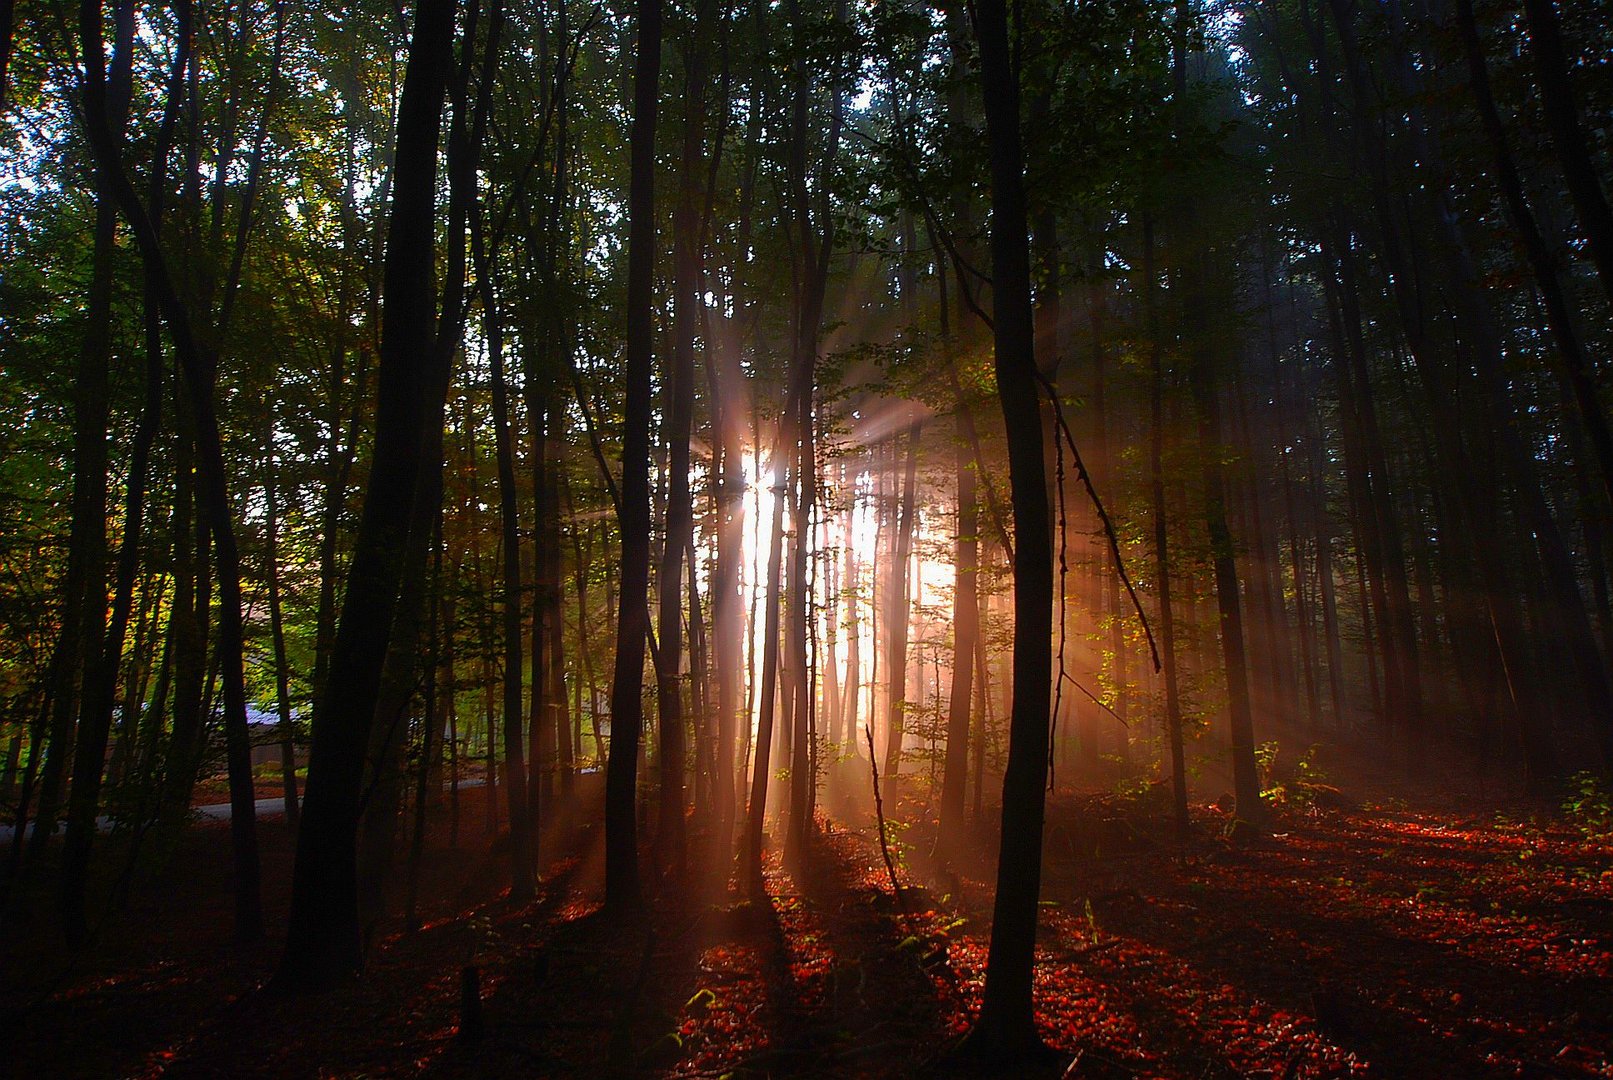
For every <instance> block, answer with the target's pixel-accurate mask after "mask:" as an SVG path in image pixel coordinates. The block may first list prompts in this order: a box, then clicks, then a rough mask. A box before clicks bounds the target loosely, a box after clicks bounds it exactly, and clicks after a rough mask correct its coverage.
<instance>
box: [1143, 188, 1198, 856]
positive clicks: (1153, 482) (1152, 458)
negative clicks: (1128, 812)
mask: <svg viewBox="0 0 1613 1080" xmlns="http://www.w3.org/2000/svg"><path fill="white" fill-rule="evenodd" d="M1142 269H1143V290H1144V292H1143V304H1144V311H1145V318H1146V320H1147V324H1148V370H1149V376H1150V378H1149V384H1148V415H1149V437H1148V476H1149V489H1150V496H1151V500H1152V511H1153V518H1154V577H1155V579H1156V580H1157V583H1158V584H1157V586H1156V588H1157V589H1158V592H1159V645H1160V658H1159V659H1160V665H1161V667H1163V668H1164V675H1165V737H1166V739H1167V741H1168V742H1169V745H1170V758H1171V808H1172V813H1173V815H1174V817H1173V820H1174V822H1175V825H1176V840H1177V842H1178V843H1186V842H1187V839H1188V827H1189V821H1188V812H1187V764H1186V760H1185V754H1184V752H1183V745H1182V693H1181V689H1180V684H1179V680H1178V676H1177V666H1176V612H1175V610H1174V609H1173V607H1172V606H1171V560H1170V529H1169V528H1168V523H1167V521H1166V517H1165V464H1164V462H1165V364H1164V354H1165V342H1164V340H1163V338H1162V337H1161V331H1160V326H1159V301H1158V289H1157V285H1158V279H1157V278H1156V277H1155V274H1154V221H1153V218H1152V217H1150V216H1147V215H1146V214H1145V215H1144V217H1143V267H1142Z"/></svg>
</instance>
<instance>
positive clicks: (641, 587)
mask: <svg viewBox="0 0 1613 1080" xmlns="http://www.w3.org/2000/svg"><path fill="white" fill-rule="evenodd" d="M637 21H638V47H637V59H636V60H635V62H634V71H633V126H632V134H631V137H630V139H629V146H630V154H631V158H632V162H631V177H630V183H629V192H628V239H627V250H628V269H627V373H626V379H627V402H626V409H625V412H624V417H623V419H624V425H623V430H622V491H621V497H622V502H621V511H620V514H619V523H620V526H621V540H622V563H621V565H622V581H621V590H620V594H619V596H618V599H617V605H618V606H617V621H616V627H617V632H616V669H615V672H614V674H613V676H612V679H611V708H610V714H611V739H610V758H609V761H608V762H607V764H606V767H605V907H606V910H607V911H610V912H612V913H613V914H620V915H636V914H637V913H638V912H640V911H641V910H642V909H643V906H644V894H643V890H642V887H641V885H640V883H639V866H638V814H637V788H638V758H639V742H640V739H641V737H642V735H643V731H644V652H645V645H646V642H647V640H648V637H649V630H650V626H649V619H650V613H649V608H648V606H647V600H648V594H649V576H650V477H649V468H650V413H651V409H652V404H653V403H652V401H651V396H650V389H651V387H650V382H651V369H652V367H653V366H654V360H655V357H654V347H655V341H654V337H655V323H654V311H653V306H654V295H653V294H654V288H655V117H656V110H657V106H658V105H659V101H660V77H661V0H638V20H637Z"/></svg>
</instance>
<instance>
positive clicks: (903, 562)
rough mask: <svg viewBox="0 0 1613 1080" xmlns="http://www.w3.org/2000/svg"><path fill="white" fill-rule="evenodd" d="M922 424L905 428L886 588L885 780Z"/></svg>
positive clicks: (897, 694) (901, 724)
mask: <svg viewBox="0 0 1613 1080" xmlns="http://www.w3.org/2000/svg"><path fill="white" fill-rule="evenodd" d="M923 431H924V422H923V421H922V420H914V421H913V422H912V423H911V424H909V425H908V428H907V464H906V466H905V468H904V470H903V472H902V501H901V505H900V507H899V510H898V517H897V519H896V551H895V553H894V555H893V556H892V558H891V579H890V584H889V585H888V586H887V588H888V590H889V594H888V595H889V597H890V606H889V608H888V609H887V610H888V611H889V617H888V625H887V629H886V631H885V634H886V637H885V647H886V667H887V669H888V674H887V675H886V676H885V678H886V680H887V690H886V697H887V701H888V702H889V704H888V705H887V706H886V710H887V712H888V714H889V717H890V720H889V724H888V727H887V732H888V733H887V735H886V737H885V770H884V771H885V777H886V779H887V780H893V779H895V778H896V776H897V774H898V773H900V772H901V769H902V738H903V735H904V729H905V727H906V724H905V721H906V714H907V710H908V706H909V702H908V700H907V634H908V614H909V607H910V603H911V600H910V597H909V582H908V571H909V564H910V563H911V562H912V561H913V519H914V511H915V509H916V507H915V501H916V488H917V479H918V463H919V461H918V459H919V436H920V435H921V434H922V433H923Z"/></svg>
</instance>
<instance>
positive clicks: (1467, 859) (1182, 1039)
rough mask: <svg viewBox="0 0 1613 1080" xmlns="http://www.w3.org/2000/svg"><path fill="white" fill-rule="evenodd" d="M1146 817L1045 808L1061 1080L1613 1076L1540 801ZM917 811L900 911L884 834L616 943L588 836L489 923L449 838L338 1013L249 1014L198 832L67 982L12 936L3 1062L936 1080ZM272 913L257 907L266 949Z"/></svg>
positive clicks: (963, 901) (277, 843)
mask: <svg viewBox="0 0 1613 1080" xmlns="http://www.w3.org/2000/svg"><path fill="white" fill-rule="evenodd" d="M1156 791H1157V789H1153V790H1150V791H1144V792H1142V793H1141V794H1139V795H1138V796H1136V797H1132V798H1122V797H1120V796H1116V795H1114V794H1111V793H1105V794H1097V793H1088V794H1083V795H1079V796H1070V795H1061V796H1059V797H1057V798H1054V799H1053V800H1052V801H1051V802H1050V806H1049V815H1050V816H1049V826H1048V830H1047V836H1048V842H1047V855H1046V859H1047V872H1046V874H1045V877H1044V887H1043V897H1044V906H1043V911H1042V938H1041V964H1040V967H1039V970H1038V977H1037V1006H1038V1015H1039V1018H1040V1021H1041V1024H1042V1030H1043V1034H1044V1036H1045V1037H1046V1038H1047V1039H1048V1041H1049V1042H1050V1044H1051V1045H1053V1046H1054V1047H1055V1048H1056V1049H1057V1050H1059V1051H1060V1057H1059V1059H1058V1061H1057V1062H1056V1063H1054V1064H1051V1065H1049V1066H1048V1068H1047V1070H1046V1074H1047V1075H1048V1076H1050V1077H1052V1076H1060V1075H1064V1074H1065V1072H1064V1070H1065V1069H1066V1067H1067V1066H1069V1065H1070V1063H1071V1062H1072V1061H1075V1062H1076V1064H1075V1065H1074V1067H1073V1069H1071V1070H1070V1071H1069V1072H1068V1074H1067V1075H1070V1076H1075V1077H1099V1078H1102V1077H1156V1076H1157V1077H1181V1078H1183V1080H1189V1078H1233V1077H1281V1078H1285V1080H1294V1078H1300V1077H1343V1076H1370V1077H1435V1076H1439V1077H1458V1076H1460V1077H1474V1078H1481V1077H1498V1078H1499V1077H1511V1076H1529V1077H1597V1076H1613V1041H1610V1039H1609V1036H1608V1034H1607V1033H1608V1032H1609V1031H1610V1030H1613V846H1610V844H1609V842H1608V840H1607V838H1606V836H1605V834H1604V835H1603V836H1602V837H1601V839H1591V838H1588V837H1587V836H1586V835H1585V834H1584V833H1583V832H1582V831H1581V830H1579V829H1578V828H1577V827H1576V823H1575V822H1572V821H1567V822H1565V821H1564V820H1563V819H1562V818H1561V817H1560V816H1558V815H1553V814H1549V813H1535V812H1532V811H1530V810H1529V808H1528V807H1526V806H1523V805H1521V804H1514V805H1512V806H1511V807H1504V806H1500V805H1496V804H1492V805H1491V806H1489V807H1488V808H1487V809H1486V810H1484V811H1482V812H1479V811H1475V810H1472V809H1469V811H1468V812H1467V813H1465V814H1463V815H1457V814H1454V813H1451V812H1448V811H1439V810H1436V809H1433V808H1431V807H1430V805H1427V804H1435V803H1439V802H1441V801H1442V800H1440V799H1439V798H1437V797H1432V798H1428V799H1425V800H1423V801H1422V802H1420V803H1419V804H1418V805H1417V806H1415V807H1413V806H1410V805H1408V804H1406V803H1404V802H1389V803H1373V804H1371V805H1365V806H1359V807H1349V808H1334V809H1326V808H1322V807H1320V806H1317V805H1314V804H1312V805H1305V806H1302V805H1298V804H1297V803H1290V804H1288V805H1287V806H1286V807H1285V808H1284V809H1283V810H1282V812H1281V813H1280V815H1279V818H1278V822H1277V824H1276V827H1275V829H1274V831H1273V834H1272V836H1271V837H1270V838H1269V839H1268V840H1266V841H1264V842H1263V843H1261V844H1259V845H1258V846H1255V847H1252V848H1248V849H1234V848H1232V847H1230V846H1227V845H1226V844H1224V843H1222V842H1221V841H1220V840H1219V839H1217V838H1216V837H1215V836H1214V828H1215V825H1216V824H1217V815H1216V811H1215V810H1214V809H1213V808H1211V807H1203V806H1199V807H1195V817H1196V819H1197V820H1198V822H1199V836H1198V838H1197V839H1196V840H1195V842H1194V843H1193V845H1192V846H1191V847H1190V848H1189V849H1188V850H1187V851H1186V852H1185V853H1183V854H1182V855H1181V856H1180V857H1178V856H1177V855H1176V854H1174V853H1173V852H1172V851H1171V849H1170V846H1169V845H1168V844H1166V843H1165V842H1164V841H1163V833H1162V832H1161V829H1160V826H1159V825H1158V824H1157V823H1158V821H1159V820H1160V814H1159V813H1158V812H1157V811H1158V809H1159V808H1158V806H1157V804H1155V803H1153V802H1152V801H1151V800H1152V799H1153V798H1154V797H1155V792H1156ZM916 807H917V803H916V802H914V801H910V800H904V799H901V798H900V797H898V798H896V799H894V800H893V810H894V812H895V813H896V814H897V815H898V816H901V815H906V820H908V821H910V822H911V824H909V825H908V826H907V827H905V828H903V829H901V830H896V831H895V838H896V840H897V843H896V849H897V858H898V860H899V863H900V865H899V873H900V874H901V875H902V878H903V881H904V885H905V886H906V887H904V890H903V893H904V901H905V907H906V909H907V910H906V912H905V913H904V911H903V910H901V909H900V908H899V907H898V905H897V904H896V903H895V902H894V901H893V898H892V895H891V892H890V887H889V883H888V880H887V876H886V870H885V867H884V865H883V863H882V862H881V861H880V858H879V856H878V853H877V849H876V846H875V843H874V831H873V827H872V825H871V823H863V822H853V823H838V822H837V823H832V824H831V827H830V830H829V831H828V832H827V833H825V834H824V835H823V837H822V839H821V841H820V843H819V845H818V849H817V851H818V857H817V858H816V860H815V861H814V864H813V869H812V871H811V872H810V873H808V874H806V875H805V876H804V877H803V878H802V879H800V880H797V879H796V878H794V877H792V876H791V875H790V874H788V873H786V872H784V871H783V870H782V869H781V868H779V867H778V865H777V863H776V860H775V861H774V862H772V863H770V868H769V871H768V892H769V903H768V904H767V905H766V906H756V905H752V904H750V903H747V902H744V901H741V900H737V899H736V898H735V897H734V896H732V895H730V896H728V897H726V898H724V899H723V900H722V901H721V902H719V903H714V904H707V905H700V904H695V903H693V902H691V903H689V904H687V905H682V906H674V905H669V904H663V905H658V906H657V907H656V908H655V910H654V912H653V914H652V916H651V918H650V919H649V921H648V922H646V923H644V924H642V925H640V926H630V927H625V928H624V927H620V926H612V925H608V924H605V923H603V922H601V921H600V920H599V919H598V918H597V917H595V916H594V915H593V911H594V908H595V906H596V904H597V882H598V850H597V849H598V837H597V829H594V828H588V827H584V828H579V829H576V830H573V831H571V832H569V833H568V834H567V836H566V838H565V840H564V842H563V843H560V842H559V841H557V840H556V838H555V837H554V836H550V837H549V838H548V840H549V844H548V848H547V850H548V851H549V852H550V853H551V855H552V856H557V857H556V858H554V860H553V861H552V863H551V869H550V872H549V873H548V874H547V875H546V876H545V881H544V886H543V888H542V891H541V895H540V898H539V900H538V901H537V902H536V903H535V904H533V905H532V906H530V907H528V908H525V909H520V910H514V909H511V908H510V907H509V906H508V905H507V903H505V902H504V901H503V900H502V899H501V898H500V896H499V891H500V881H501V878H502V876H503V875H502V873H501V871H502V869H503V867H502V865H501V864H500V863H499V861H498V860H499V858H500V856H501V853H499V852H497V851H495V854H494V855H493V856H491V857H489V856H487V855H484V854H479V853H478V854H475V855H471V854H469V853H467V852H464V851H461V852H457V853H456V852H451V851H449V850H447V849H446V846H445V843H444V841H445V840H446V837H444V836H440V835H436V836H434V837H433V841H434V850H433V852H432V854H431V857H430V858H428V859H427V862H426V866H427V871H426V873H427V878H426V880H425V881H424V882H423V890H422V893H423V895H424V896H426V897H428V898H429V902H428V903H427V904H426V905H425V906H424V908H423V916H424V918H423V926H422V929H421V930H420V931H419V932H417V933H415V934H412V935H406V934H403V933H401V932H400V930H399V928H394V929H393V932H391V933H389V934H387V935H386V936H385V937H384V938H383V939H382V940H381V942H380V944H379V946H378V948H377V950H376V954H375V957H374V960H373V962H372V964H371V967H370V969H369V970H368V972H367V973H366V974H365V975H364V976H363V977H362V978H361V979H360V980H359V981H358V982H357V983H356V984H354V985H352V986H350V987H348V988H345V989H344V990H342V991H340V992H338V993H337V994H336V995H335V996H331V997H326V998H319V999H313V1000H308V1001H291V1002H276V1001H267V1000H264V999H263V998H262V997H261V995H258V994H256V993H254V992H253V991H254V989H255V988H256V986H258V985H259V984H261V982H262V981H263V980H264V979H265V978H266V977H267V975H268V973H269V971H270V969H271V965H272V962H273V960H274V959H275V956H276V948H275V946H274V944H273V943H270V944H268V945H265V946H261V947H258V948H254V949H249V950H244V951H237V952H236V953H235V962H234V963H233V964H219V963H217V962H216V957H217V955H218V954H219V952H220V951H221V950H224V951H227V950H228V946H227V945H226V944H225V943H226V942H227V940H228V935H229V919H228V912H229V879H228V873H227V868H228V853H227V845H226V844H225V843H223V837H224V832H223V829H222V827H221V826H219V825H209V824H203V825H200V826H198V827H196V828H195V829H193V830H192V831H191V833H190V834H189V835H188V836H187V837H186V838H185V840H184V841H183V846H182V848H181V850H180V851H179V852H178V853H177V854H176V857H175V858H174V859H173V860H172V862H171V863H170V864H169V869H168V870H165V871H162V872H160V873H158V874H156V875H154V876H146V877H143V878H142V879H141V880H139V881H137V882H136V883H135V884H134V886H133V888H132V890H131V892H130V899H129V903H128V906H127V908H126V910H124V911H123V912H122V913H120V914H117V915H114V916H113V917H112V918H111V919H109V920H108V922H107V923H106V924H105V925H104V927H103V931H102V939H101V942H100V944H99V946H98V951H97V952H95V953H94V954H93V955H89V954H86V955H85V956H84V958H83V959H81V960H74V959H71V958H66V959H64V958H63V957H62V954H61V953H60V952H59V950H58V949H57V947H56V944H55V939H54V936H53V934H52V933H48V932H47V933H39V934H33V935H10V936H11V938H12V940H11V941H10V943H9V944H8V945H7V946H6V948H7V955H6V956H5V957H4V965H3V970H4V971H5V973H6V974H5V976H4V983H3V992H0V1004H3V1006H4V1007H5V1008H6V1009H7V1010H8V1011H9V1013H10V1014H11V1015H13V1016H17V1017H20V1018H21V1020H20V1023H21V1025H22V1026H21V1030H22V1031H24V1032H26V1033H27V1034H26V1035H25V1036H24V1037H23V1038H22V1039H21V1040H17V1041H14V1043H13V1052H12V1056H11V1061H10V1063H9V1065H8V1066H7V1069H8V1071H9V1072H10V1073H11V1074H12V1075H18V1076H47V1075H48V1076H72V1075H83V1076H107V1075H133V1076H151V1077H155V1076H170V1077H172V1076H219V1075H231V1076H265V1077H271V1076H274V1077H278V1076H314V1075H320V1076H359V1075H365V1076H432V1077H472V1076H535V1075H545V1076H547V1075H554V1076H597V1075H603V1074H605V1073H607V1072H608V1071H610V1070H612V1069H617V1070H619V1071H620V1072H621V1073H623V1074H624V1075H626V1074H632V1075H641V1076H669V1077H691V1078H693V1077H718V1076H729V1075H731V1076H734V1077H746V1076H757V1077H761V1076H803V1077H838V1076H893V1077H894V1076H911V1075H929V1074H938V1073H945V1072H946V1071H947V1070H948V1059H947V1057H946V1051H947V1050H948V1049H949V1048H950V1047H951V1046H952V1045H953V1043H954V1041H955V1039H956V1038H957V1037H958V1036H959V1035H960V1034H961V1033H962V1032H963V1031H964V1030H966V1028H967V1025H968V1023H969V1021H970V1018H971V1017H972V1015H973V1013H974V1011H975V1010H976V1008H977V1007H978V996H979V990H980V985H981V980H982V978H983V975H984V969H985V957H986V947H987V941H988V935H987V929H988V926H989V921H990V908H989V898H990V890H989V882H988V881H987V880H986V879H985V878H984V876H983V874H982V870H981V868H982V867H984V866H986V865H988V864H989V860H985V859H983V860H982V862H981V864H980V866H977V867H969V868H962V869H960V870H957V871H954V870H949V869H946V868H942V867H938V866H936V865H934V864H932V862H931V861H930V859H929V857H928V851H929V849H930V847H932V846H933V839H934V832H933V826H932V825H931V824H930V823H928V822H927V821H925V820H923V819H922V817H921V816H920V815H918V814H917V813H916V812H915V811H916ZM463 809H464V811H465V814H464V819H463V820H462V822H461V838H462V840H463V839H465V838H471V839H474V838H477V837H479V836H480V835H481V834H482V831H483V829H484V823H483V820H482V818H481V812H480V811H481V800H479V799H476V798H474V797H473V798H469V799H466V800H464V806H463ZM586 816H587V815H586V814H584V815H582V817H583V819H586ZM983 831H989V830H983ZM283 832H284V830H283V829H282V828H281V827H279V826H278V825H269V826H268V827H266V829H265V841H266V855H267V856H268V858H269V859H270V860H271V864H270V865H271V866H272V867H275V868H276V869H277V870H278V869H289V858H290V844H289V838H287V837H286V836H284V835H283ZM557 844H559V846H557ZM464 846H466V847H470V846H475V845H472V844H465V845H464ZM706 861H708V862H709V860H706ZM701 862H702V860H700V859H699V858H698V854H697V858H696V860H695V864H696V865H700V864H701ZM282 863H284V864H285V865H284V866H281V864H282ZM180 878H183V882H181V881H180V880H179V879H180ZM288 878H289V874H285V873H279V872H275V873H271V874H269V875H266V879H267V880H269V881H284V880H287V879H288ZM926 883H928V887H925V886H926ZM285 902H286V901H285V897H284V896H273V897H272V906H271V908H270V916H271V925H278V923H277V922H276V921H274V920H276V919H277V918H278V917H283V911H284V904H285ZM181 909H183V910H181ZM277 913H279V915H278V916H277ZM159 916H161V917H159ZM181 927H182V928H183V929H179V928H181ZM42 929H43V928H42ZM18 938H25V939H26V940H17V939H18ZM472 959H473V961H474V963H476V965H477V966H478V969H479V972H480V976H481V985H482V997H483V1012H484V1024H485V1035H484V1036H483V1038H482V1039H480V1040H479V1041H477V1042H474V1043H471V1042H467V1041H463V1040H459V1039H457V1038H456V1032H457V1029H458V1023H459V1016H458V1008H459V987H460V968H461V965H463V964H464V963H466V962H467V961H468V960H472ZM1004 1075H1026V1074H1025V1073H1024V1072H1022V1071H1014V1072H1012V1073H1005V1074H1004Z"/></svg>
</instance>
